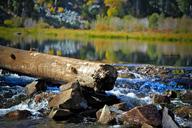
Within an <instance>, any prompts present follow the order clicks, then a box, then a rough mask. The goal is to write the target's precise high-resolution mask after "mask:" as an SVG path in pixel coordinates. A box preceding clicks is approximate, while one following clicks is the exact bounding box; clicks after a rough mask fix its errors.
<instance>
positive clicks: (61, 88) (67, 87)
mask: <svg viewBox="0 0 192 128" xmlns="http://www.w3.org/2000/svg"><path fill="white" fill-rule="evenodd" d="M76 83H77V82H70V83H67V84H62V85H61V86H60V87H59V89H60V91H65V90H68V89H70V88H72V87H73V86H75V84H76Z"/></svg>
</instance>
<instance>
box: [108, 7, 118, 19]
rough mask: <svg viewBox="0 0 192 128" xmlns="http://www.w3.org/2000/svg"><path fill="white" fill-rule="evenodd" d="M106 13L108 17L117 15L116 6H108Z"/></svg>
mask: <svg viewBox="0 0 192 128" xmlns="http://www.w3.org/2000/svg"><path fill="white" fill-rule="evenodd" d="M107 15H108V16H109V17H112V16H117V15H118V9H117V8H115V7H114V8H113V7H112V8H109V9H108V10H107Z"/></svg>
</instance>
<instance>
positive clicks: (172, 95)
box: [165, 90, 178, 98]
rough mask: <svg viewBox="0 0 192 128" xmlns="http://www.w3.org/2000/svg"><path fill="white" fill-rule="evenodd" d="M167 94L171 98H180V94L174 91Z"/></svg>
mask: <svg viewBox="0 0 192 128" xmlns="http://www.w3.org/2000/svg"><path fill="white" fill-rule="evenodd" d="M165 94H166V95H167V96H168V97H170V98H177V96H178V92H176V91H173V90H168V91H166V93H165Z"/></svg>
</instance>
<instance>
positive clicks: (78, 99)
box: [49, 82, 88, 110]
mask: <svg viewBox="0 0 192 128" xmlns="http://www.w3.org/2000/svg"><path fill="white" fill-rule="evenodd" d="M49 107H51V108H52V107H58V108H62V109H70V110H82V109H86V108H87V107H88V106H87V101H86V100H85V99H84V97H83V95H82V93H81V89H80V85H79V83H78V82H76V83H74V84H73V86H72V88H70V89H68V90H65V91H62V92H61V93H60V94H58V95H56V96H55V97H53V99H52V100H51V101H50V102H49Z"/></svg>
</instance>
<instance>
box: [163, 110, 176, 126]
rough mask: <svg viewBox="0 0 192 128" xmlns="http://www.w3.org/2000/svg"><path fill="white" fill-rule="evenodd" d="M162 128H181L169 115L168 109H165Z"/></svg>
mask: <svg viewBox="0 0 192 128" xmlns="http://www.w3.org/2000/svg"><path fill="white" fill-rule="evenodd" d="M162 127H163V128H179V126H178V125H177V123H176V122H175V120H174V119H173V117H172V116H170V114H169V110H168V108H166V107H164V109H163V117H162Z"/></svg>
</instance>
